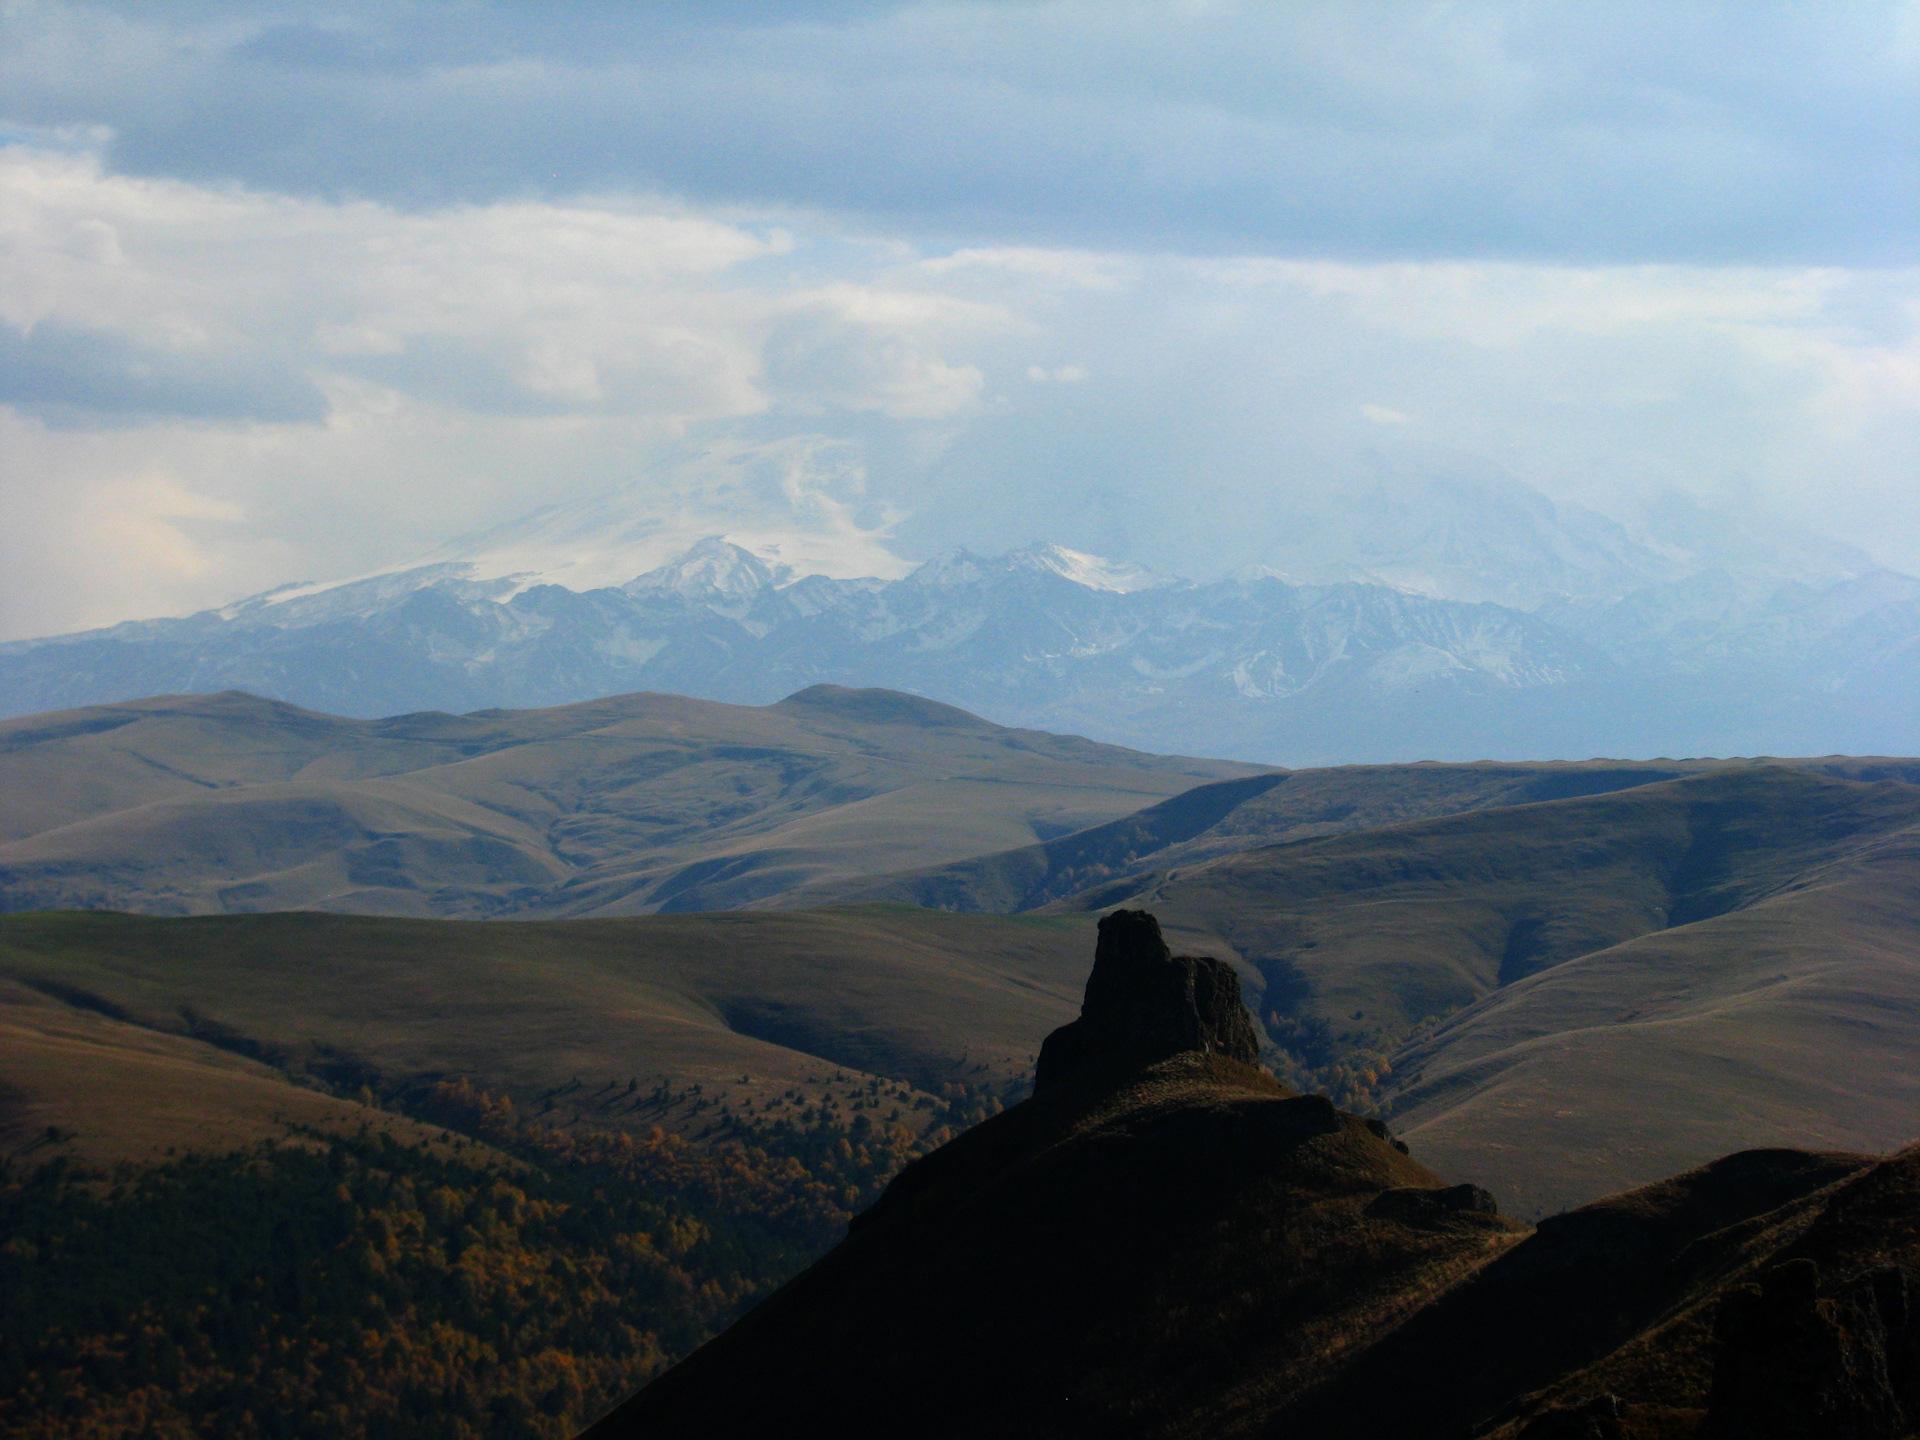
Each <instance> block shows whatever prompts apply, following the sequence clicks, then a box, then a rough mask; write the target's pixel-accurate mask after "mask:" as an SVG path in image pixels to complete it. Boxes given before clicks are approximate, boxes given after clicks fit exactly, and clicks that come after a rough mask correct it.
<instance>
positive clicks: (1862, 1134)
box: [1396, 830, 1920, 1214]
mask: <svg viewBox="0 0 1920 1440" xmlns="http://www.w3.org/2000/svg"><path fill="white" fill-rule="evenodd" d="M1917 1024H1920V831H1916V830H1906V831H1900V832H1897V833H1894V834H1891V835H1884V836H1879V837H1876V838H1873V839H1871V840H1869V841H1867V842H1865V843H1864V844H1862V845H1860V846H1859V847H1858V848H1856V849H1852V850H1851V851H1850V852H1849V853H1846V854H1844V855H1842V856H1840V857H1838V858H1835V859H1832V860H1830V861H1828V862H1827V863H1825V864H1824V865H1819V864H1816V865H1811V866H1809V867H1808V868H1807V870H1805V871H1804V872H1802V873H1800V874H1797V875H1794V876H1792V877H1790V878H1788V879H1786V880H1784V881H1783V882H1782V884H1781V886H1780V888H1778V889H1777V890H1775V891H1774V892H1773V893H1771V894H1767V895H1764V896H1762V897H1760V898H1759V899H1757V900H1755V901H1754V902H1753V903H1751V904H1749V905H1747V906H1746V907H1745V908H1743V909H1739V910H1736V911H1733V912H1731V913H1728V914H1724V915H1719V916H1715V917H1712V918H1709V919H1705V920H1700V921H1696V922H1694V923H1691V924H1685V925H1681V926H1678V927H1676V928H1673V929H1668V930H1662V931H1659V932H1656V933H1653V934H1648V935H1643V936H1640V937H1637V938H1635V939H1632V940H1629V941H1626V942H1625V943H1623V944H1620V945H1616V946H1611V947H1608V948H1605V949H1602V950H1599V951H1597V952H1595V953H1591V954H1587V955H1583V956H1580V957H1578V958H1576V959H1574V960H1570V961H1568V962H1566V963H1565V964H1562V965H1559V966H1557V967H1555V968H1553V969H1550V970H1547V971H1544V972H1542V973H1540V974H1538V975H1535V976H1533V977H1531V978H1529V979H1526V980H1523V981H1521V982H1520V983H1518V984H1516V985H1514V986H1512V987H1510V988H1508V989H1505V990H1502V991H1500V992H1499V993H1497V994H1495V995H1493V996H1490V997H1489V998H1487V999H1486V1000H1483V1001H1481V1002H1480V1003H1479V1004H1477V1005H1475V1006H1473V1007H1471V1008H1469V1009H1468V1010H1466V1011H1464V1012H1462V1013H1461V1014H1460V1015H1458V1016H1456V1017H1454V1018H1453V1019H1452V1020H1451V1021H1449V1022H1448V1023H1447V1024H1446V1025H1444V1026H1442V1027H1441V1028H1440V1029H1439V1030H1438V1031H1437V1032H1436V1033H1435V1034H1434V1035H1433V1036H1431V1037H1430V1038H1428V1039H1426V1040H1424V1041H1422V1042H1421V1043H1420V1044H1418V1045H1416V1046H1414V1047H1412V1049H1410V1050H1409V1051H1408V1052H1407V1053H1406V1054H1404V1055H1403V1056H1402V1057H1401V1064H1402V1067H1403V1070H1404V1071H1405V1072H1406V1073H1408V1074H1417V1075H1419V1076H1420V1079H1419V1080H1418V1082H1417V1083H1416V1084H1414V1085H1412V1086H1411V1087H1410V1088H1409V1089H1408V1090H1407V1091H1406V1092H1405V1093H1404V1094H1403V1095H1401V1096H1400V1097H1399V1099H1398V1102H1397V1106H1396V1116H1397V1118H1396V1124H1398V1125H1401V1126H1403V1127H1405V1129H1406V1132H1407V1135H1408V1137H1409V1139H1410V1140H1412V1142H1413V1143H1414V1144H1415V1145H1416V1146H1417V1147H1418V1149H1419V1153H1420V1154H1421V1155H1422V1156H1424V1157H1426V1158H1428V1159H1429V1160H1430V1162H1431V1163H1433V1164H1434V1165H1436V1166H1438V1167H1439V1168H1441V1169H1442V1170H1443V1171H1459V1172H1463V1173H1466V1172H1470V1173H1472V1174H1473V1175H1474V1176H1475V1177H1476V1178H1478V1179H1481V1180H1482V1181H1483V1183H1485V1184H1487V1185H1489V1186H1491V1187H1493V1188H1494V1189H1495V1190H1496V1191H1497V1192H1498V1193H1500V1194H1501V1195H1502V1196H1503V1198H1505V1199H1506V1200H1508V1202H1509V1203H1510V1204H1511V1205H1512V1206H1513V1207H1514V1208H1515V1210H1516V1211H1517V1212H1518V1213H1522V1214H1533V1213H1545V1212H1548V1211H1551V1210H1553V1209H1556V1208H1559V1207H1560V1206H1562V1205H1565V1204H1568V1203H1571V1202H1573V1201H1576V1200H1579V1199H1584V1198H1587V1197H1588V1196H1590V1195H1592V1194H1595V1193H1601V1192H1604V1191H1605V1190H1608V1189H1613V1188H1618V1187H1620V1186H1623V1185H1629V1184H1639V1183H1644V1182H1647V1181H1649V1180H1651V1179H1653V1178H1655V1177H1657V1176H1659V1175H1662V1174H1666V1173H1670V1172H1672V1171H1674V1170H1676V1169H1681V1168H1684V1167H1686V1166H1689V1165H1694V1164H1698V1163H1699V1162H1700V1161H1702V1160H1704V1159H1706V1158H1707V1157H1709V1156H1712V1155H1715V1154H1719V1153H1722V1152H1724V1151H1726V1150H1729V1149H1732V1148H1735V1147H1737V1146H1748V1145H1769V1144H1772V1145H1782V1144H1790V1145H1799V1146H1813V1147H1819V1148H1832V1149H1852V1150H1888V1149H1893V1148H1896V1147H1898V1146H1901V1145H1905V1144H1908V1143H1911V1142H1912V1141H1913V1140H1914V1139H1916V1138H1920V1063H1917V1062H1916V1058H1915V1057H1916V1053H1920V1051H1917V1048H1916V1042H1917V1041H1920V1034H1917V1033H1916V1029H1917Z"/></svg>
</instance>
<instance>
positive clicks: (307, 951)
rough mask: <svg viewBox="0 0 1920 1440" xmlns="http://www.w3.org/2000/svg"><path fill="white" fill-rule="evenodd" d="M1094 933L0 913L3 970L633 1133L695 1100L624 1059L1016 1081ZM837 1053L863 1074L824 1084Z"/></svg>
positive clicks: (721, 1071)
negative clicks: (641, 1099) (674, 1101)
mask: <svg viewBox="0 0 1920 1440" xmlns="http://www.w3.org/2000/svg"><path fill="white" fill-rule="evenodd" d="M1090 934H1091V922H1090V921H1088V920H1084V919H1082V918H1080V917H1062V918H1054V919H1042V918H1037V917H1036V918H998V917H971V916H953V915H940V914H936V913H930V912H924V911H912V910H905V909H898V908H888V907H856V908H852V909H847V910H838V911H833V910H829V911H808V912H796V913H791V914H787V913H773V914H752V915H746V914H725V915H686V916H650V917H638V918H631V919H621V920H582V921H488V922H477V921H422V920H396V919H390V918H382V917H365V916H342V915H321V914H288V915H262V916H204V917H189V918H181V919H153V918H145V917H136V916H124V915H101V914H79V913H64V914H49V915H16V916H6V917H0V976H6V977H9V978H12V979H14V980H15V981H17V982H22V983H27V984H32V985H38V986H40V987H42V988H43V990H47V991H50V992H52V993H54V994H64V995H66V996H69V997H72V998H78V999H80V1000H81V1001H83V1002H85V1001H86V1000H87V998H88V997H95V1000H96V1002H104V1003H105V1004H107V1005H111V1006H114V1007H118V1008H120V1009H122V1010H123V1011H124V1012H125V1013H126V1014H127V1015H128V1016H129V1017H131V1018H132V1019H133V1020H135V1021H137V1022H138V1023H141V1024H144V1025H147V1026H150V1027H154V1028H157V1029H162V1030H171V1031H181V1032H189V1031H193V1032H198V1033H201V1034H206V1035H211V1036H214V1037H216V1038H220V1039H222V1040H223V1041H224V1042H225V1043H230V1044H241V1045H250V1046H252V1047H255V1053H258V1054H266V1055H269V1056H271V1057H273V1058H275V1059H276V1060H277V1061H279V1062H280V1063H283V1064H286V1065H289V1066H291V1067H293V1068H295V1069H302V1068H305V1069H312V1070H316V1071H319V1072H320V1073H349V1074H350V1073H352V1072H353V1069H354V1067H356V1066H358V1067H364V1069H365V1070H366V1071H367V1072H369V1073H373V1074H377V1075H378V1076H380V1077H382V1078H383V1079H384V1080H386V1081H387V1082H390V1083H393V1082H404V1081H406V1080H408V1079H409V1078H411V1077H420V1076H428V1075H441V1074H445V1075H464V1076H468V1077H471V1078H472V1079H473V1080H474V1082H475V1083H476V1084H479V1085H481V1086H482V1087H484V1088H486V1089H488V1090H492V1091H497V1092H500V1093H503V1094H506V1095H508V1096H509V1097H511V1098H512V1099H513V1100H514V1102H515V1103H516V1104H517V1105H519V1106H520V1107H521V1109H522V1110H523V1111H530V1112H533V1113H536V1114H537V1113H543V1112H544V1113H545V1115H546V1118H547V1119H549V1120H550V1121H552V1122H554V1123H562V1124H565V1123H571V1122H572V1119H573V1116H574V1115H575V1114H576V1113H578V1114H579V1115H580V1117H581V1120H582V1123H587V1124H591V1125H596V1126H602V1127H606V1126H630V1127H637V1128H640V1129H643V1130H644V1128H645V1127H646V1126H648V1125H651V1124H653V1123H660V1122H663V1121H666V1120H669V1119H671V1120H672V1121H673V1122H674V1123H681V1124H685V1123H688V1122H689V1121H690V1120H692V1119H693V1118H694V1117H690V1116H687V1115H681V1114H676V1115H674V1116H666V1115H663V1114H662V1113H660V1112H658V1111H656V1110H651V1109H642V1108H639V1107H638V1102H637V1100H635V1099H634V1098H633V1097H631V1096H629V1095H628V1094H627V1092H626V1086H627V1082H628V1081H629V1079H630V1078H633V1079H638V1080H640V1082H641V1084H642V1087H643V1089H644V1088H650V1087H651V1085H652V1084H653V1082H654V1081H655V1080H656V1079H657V1078H659V1077H663V1076H664V1077H666V1078H667V1080H668V1082H669V1084H670V1086H671V1087H672V1088H675V1089H680V1088H685V1087H688V1086H691V1085H694V1084H699V1085H701V1086H702V1087H703V1089H704V1094H705V1098H706V1099H707V1100H708V1102H709V1103H710V1104H714V1105H716V1109H715V1110H714V1112H713V1113H707V1112H704V1111H703V1112H702V1116H701V1117H700V1118H698V1120H697V1124H698V1125H704V1124H707V1123H711V1122H712V1121H713V1120H714V1119H715V1118H716V1115H717V1102H719V1101H721V1100H724V1101H725V1102H726V1103H727V1104H729V1105H730V1106H732V1107H734V1108H735V1109H738V1108H739V1107H740V1106H742V1105H743V1104H744V1103H745V1102H746V1101H748V1100H752V1101H753V1102H754V1104H755V1105H756V1107H757V1108H756V1110H755V1112H754V1114H755V1115H756V1117H760V1118H764V1117H766V1116H767V1115H768V1113H769V1112H768V1110H767V1106H768V1104H769V1102H770V1101H771V1100H773V1098H774V1097H776V1096H779V1095H780V1094H782V1093H783V1092H785V1091H786V1090H788V1089H790V1088H798V1089H800V1090H802V1091H803V1093H804V1094H805V1095H806V1096H807V1097H808V1100H807V1102H806V1103H812V1102H813V1101H815V1100H817V1099H819V1098H820V1096H821V1095H822V1094H824V1093H828V1092H831V1093H833V1094H835V1095H838V1096H840V1097H841V1098H842V1099H843V1100H844V1099H845V1098H846V1096H847V1095H848V1093H849V1092H850V1091H851V1089H852V1088H853V1087H854V1086H855V1085H856V1084H858V1085H865V1084H866V1083H867V1077H868V1076H883V1077H886V1078H888V1079H890V1080H897V1081H903V1082H907V1083H909V1084H912V1085H915V1086H919V1087H922V1088H931V1089H933V1090H935V1091H936V1092H937V1091H938V1089H939V1087H940V1086H941V1085H943V1084H946V1083H949V1082H955V1081H960V1082H965V1083H968V1084H970V1085H975V1086H982V1085H984V1086H991V1087H1003V1086H1007V1085H1012V1084H1017V1083H1018V1082H1019V1081H1020V1080H1021V1079H1022V1078H1023V1077H1024V1076H1025V1075H1026V1074H1027V1073H1029V1071H1030V1069H1031V1066H1032V1057H1033V1055H1034V1054H1035V1053H1036V1051H1037V1049H1038V1046H1039V1042H1040V1040H1041V1038H1042V1037H1043V1036H1045V1034H1046V1033H1047V1032H1048V1031H1050V1030H1051V1029H1053V1028H1054V1027H1055V1026H1056V1025H1058V1024H1060V1023H1061V1022H1063V1021H1064V1020H1066V1019H1069V1018H1071V1016H1072V1014H1073V1012H1074V1009H1075V1006H1076V1003H1077V1002H1076V997H1077V994H1078V991H1079V987H1080V984H1081V982H1082V980H1083V979H1084V976H1085V971H1086V965H1087V961H1086V958H1085V957H1086V953H1087V951H1088V949H1089V948H1090V944H1089V937H1090ZM842 1067H844V1068H845V1069H846V1070H847V1071H848V1072H858V1074H857V1075H853V1074H849V1076H848V1078H847V1079H846V1080H845V1081H843V1082H838V1083H836V1082H834V1081H833V1080H832V1076H833V1074H834V1072H835V1071H836V1070H837V1069H841V1068H842ZM743 1076H744V1077H750V1078H749V1079H746V1080H744V1081H743V1079H742V1077H743ZM576 1078H577V1079H578V1080H579V1081H580V1082H581V1083H580V1084H579V1085H578V1086H575V1085H574V1083H573V1082H574V1081H575V1080H576ZM616 1082H617V1088H618V1092H619V1093H617V1094H616V1093H615V1090H614V1089H611V1088H609V1087H610V1086H612V1085H615V1084H616ZM556 1088H564V1089H565V1090H566V1094H564V1095H562V1096H559V1097H557V1098H553V1099H552V1106H551V1108H550V1109H548V1108H546V1107H547V1103H548V1102H547V1099H546V1098H543V1097H546V1096H547V1094H548V1092H550V1091H552V1090H554V1089H556ZM795 1108H797V1107H796V1106H795V1105H793V1104H792V1103H789V1104H788V1105H787V1106H786V1107H785V1108H783V1109H782V1110H781V1111H780V1113H781V1114H789V1113H790V1112H791V1111H792V1110H793V1109H795ZM885 1113H886V1111H884V1110H882V1111H878V1112H876V1114H875V1116H874V1117H873V1118H876V1119H879V1118H884V1115H885ZM848 1118H851V1117H848Z"/></svg>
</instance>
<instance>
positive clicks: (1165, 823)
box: [754, 756, 1920, 914]
mask: <svg viewBox="0 0 1920 1440" xmlns="http://www.w3.org/2000/svg"><path fill="white" fill-rule="evenodd" d="M1761 765H1788V766H1790V767H1792V768H1794V769H1799V770H1805V771H1808V772H1811V773H1814V774H1820V775H1831V776H1835V777H1837V778H1840V779H1857V780H1904V781H1906V782H1907V783H1909V784H1914V783H1920V761H1916V760H1890V759H1878V758H1855V757H1850V756H1827V757H1824V758H1820V759H1809V760H1791V761H1753V760H1648V761H1627V760H1579V761H1554V762H1549V763H1540V764H1506V763H1496V762H1493V761H1483V762H1479V763H1475V764H1468V765H1445V764H1436V763H1431V762H1422V763H1420V764H1414V765H1342V766H1337V767H1333V768H1330V769H1325V770H1295V771H1276V772H1271V773H1268V774H1264V775H1251V776H1245V777H1241V778H1238V779H1233V780H1221V781H1214V782H1212V783H1210V784H1206V785H1198V786H1195V787H1194V788H1193V789H1191V790H1188V791H1186V792H1184V793H1182V794H1179V795H1175V796H1173V797H1171V798H1170V799H1167V800H1162V801H1160V802H1159V803H1158V804H1155V805H1149V806H1147V807H1146V808H1145V809H1142V810H1137V811H1135V812H1134V813H1133V814H1131V815H1125V816H1122V817H1121V818H1120V819H1118V820H1110V821H1108V822H1107V823H1105V824H1104V825H1096V826H1091V827H1089V828H1088V829H1086V830H1082V831H1079V832H1076V833H1074V834H1071V835H1062V836H1060V837H1058V838H1057V839H1053V840H1046V841H1042V842H1040V843H1038V844H1034V845H1025V846H1022V847H1020V848H1018V849H1015V850H1007V851H1002V852H999V853H997V854H992V855H979V856H974V857H972V858H969V859H966V860H956V861H953V862H951V863H950V864H945V865H935V866H930V867H926V868H923V869H918V870H911V869H907V870H902V871H901V872H899V873H897V874H892V875H880V876H859V877H854V878H851V879H841V880H829V881H822V882H820V883H818V884H815V885H809V886H806V887H803V888H801V889H799V890H795V891H791V892H788V893H786V894H783V895H779V896H775V897H772V898H770V899H767V900H764V901H758V902H754V903H756V904H760V905H767V906H787V907H791V906H800V905H813V904H831V903H845V902H849V901H858V900H878V901H896V902H900V903H905V904H911V905H925V906H928V907H930V908H933V909H939V910H960V911H970V912H976V913H983V914H1014V913H1017V912H1020V911H1023V910H1032V909H1037V908H1039V907H1040V906H1043V905H1047V904H1050V903H1052V902H1054V901H1059V900H1064V899H1068V898H1071V897H1075V896H1081V895H1083V894H1091V895H1093V896H1097V897H1108V896H1112V897H1119V898H1121V899H1124V898H1125V897H1126V896H1127V895H1129V894H1131V893H1132V892H1133V891H1134V890H1135V889H1137V888H1138V880H1137V879H1136V877H1139V878H1141V879H1143V878H1144V877H1146V876H1148V875H1150V874H1152V873H1153V872H1156V871H1161V872H1164V871H1168V870H1174V869H1186V868H1188V867H1191V866H1194V865H1198V864H1200V863H1202V862H1204V861H1207V860H1212V859H1215V858H1217V857H1219V856H1222V855H1227V854H1231V853H1233V852H1235V851H1239V850H1252V849H1256V848H1259V847H1262V846H1267V845H1276V844H1280V843H1282V842H1285V841H1292V840H1311V839H1315V838H1318V837H1321V836H1327V835H1343V834H1348V833H1350V832H1353V831H1358V830H1375V829H1380V828H1382V827H1385V826H1389V825H1404V824H1409V823H1411V822H1414V821H1418V820H1430V819H1436V818H1438V817H1440V816H1443V815H1455V814H1460V813H1463V812H1467V811H1476V810H1493V809H1499V808H1502V807H1505V806H1513V805H1531V804H1536V803H1539V802H1541V801H1547V800H1567V799H1575V798H1579V797H1582V796H1590V795H1604V794H1608V793H1610V792H1613V791H1616V790H1626V789H1631V788H1633V787H1635V786H1639V785H1652V784H1657V783H1659V782H1660V781H1663V780H1674V779H1679V778H1681V777H1683V776H1689V775H1701V774H1705V773H1707V772H1709V771H1718V770H1741V769H1752V768H1755V767H1756V766H1761ZM1129 880H1135V881H1136V883H1134V884H1128V883H1127V882H1128V881H1129Z"/></svg>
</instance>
